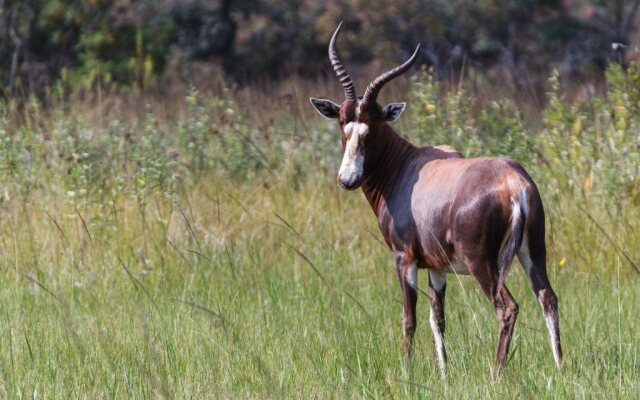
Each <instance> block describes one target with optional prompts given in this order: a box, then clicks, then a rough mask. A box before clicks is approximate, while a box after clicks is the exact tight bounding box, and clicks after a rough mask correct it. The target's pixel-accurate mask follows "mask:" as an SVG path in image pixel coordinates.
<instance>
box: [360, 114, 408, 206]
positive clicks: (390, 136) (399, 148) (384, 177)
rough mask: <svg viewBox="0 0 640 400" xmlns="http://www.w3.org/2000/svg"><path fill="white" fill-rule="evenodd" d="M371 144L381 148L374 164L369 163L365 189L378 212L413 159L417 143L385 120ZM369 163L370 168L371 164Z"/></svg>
mask: <svg viewBox="0 0 640 400" xmlns="http://www.w3.org/2000/svg"><path fill="white" fill-rule="evenodd" d="M374 138H375V142H374V143H371V148H374V149H376V151H378V152H379V154H378V156H377V157H375V160H373V161H372V163H371V164H370V165H365V168H364V173H363V177H362V178H363V182H362V191H363V192H364V195H365V197H366V198H367V200H368V201H369V204H370V205H371V208H373V211H374V212H375V214H376V215H378V213H379V210H380V206H381V204H382V203H383V202H384V198H388V197H389V196H390V195H391V194H392V192H393V190H394V188H395V187H396V186H397V182H398V181H399V179H398V178H399V177H400V176H401V175H402V173H403V172H404V171H405V169H406V167H407V166H408V164H409V163H410V162H411V159H412V158H413V155H414V153H415V151H416V150H417V147H415V146H414V145H412V144H411V143H410V142H409V141H407V140H405V139H403V138H402V137H401V136H400V135H398V134H397V133H396V132H395V131H394V130H393V128H391V127H390V126H389V125H387V124H384V125H383V126H382V127H381V132H379V133H378V134H377V135H375V136H374V137H372V139H374ZM367 167H369V168H367Z"/></svg>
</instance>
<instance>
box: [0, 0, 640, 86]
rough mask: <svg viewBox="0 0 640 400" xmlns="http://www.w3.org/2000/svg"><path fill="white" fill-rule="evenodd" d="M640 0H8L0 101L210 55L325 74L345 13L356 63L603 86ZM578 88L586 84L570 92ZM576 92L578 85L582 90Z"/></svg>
mask: <svg viewBox="0 0 640 400" xmlns="http://www.w3.org/2000/svg"><path fill="white" fill-rule="evenodd" d="M638 6H639V3H638V2H637V1H631V0H628V1H616V2H609V1H596V0H593V1H587V0H585V1H575V2H567V1H561V0H545V1H533V0H497V1H488V0H483V1H474V2H469V1H462V0H447V1H445V0H429V1H418V0H397V1H393V2H388V1H382V0H344V1H337V0H332V1H328V2H316V1H310V0H302V1H276V0H246V1H234V0H218V1H214V2H206V1H204V0H189V1H179V2H174V1H169V0H161V1H151V0H139V1H130V0H92V1H77V0H29V1H23V2H11V1H6V0H3V1H0V95H3V96H4V97H7V96H12V95H16V94H18V93H25V92H26V93H40V94H42V93H43V92H45V91H46V88H47V87H48V86H50V85H52V84H53V83H54V82H55V81H57V80H59V79H62V80H63V81H64V82H65V83H69V84H70V85H71V86H72V87H78V86H82V85H91V84H93V83H95V82H96V81H100V82H103V83H110V82H115V83H117V84H118V85H127V86H128V85H134V86H142V87H146V86H149V85H151V84H153V83H154V82H155V79H156V78H157V77H159V76H162V74H163V73H164V72H165V71H167V67H168V66H169V65H173V66H175V65H176V63H174V61H176V62H177V64H178V65H182V66H187V68H178V69H176V68H173V69H169V72H168V73H169V74H176V71H178V72H179V73H181V74H182V75H183V76H182V78H184V79H186V80H188V78H189V72H188V71H189V68H188V66H189V65H190V64H191V63H192V62H194V61H199V60H208V61H213V62H215V63H217V64H219V65H220V66H222V67H223V68H224V70H225V71H226V74H228V75H229V76H232V77H234V78H236V79H238V80H241V81H243V80H249V79H252V80H253V79H272V78H274V77H279V76H286V75H288V74H291V73H298V74H318V73H319V72H320V71H323V70H325V69H326V68H327V60H326V45H327V42H328V40H329V37H330V35H331V33H332V31H333V30H334V29H335V27H336V25H337V24H338V22H339V21H344V24H345V25H344V26H345V29H344V32H343V35H342V37H341V43H340V51H341V53H342V54H343V56H344V57H345V58H346V59H348V60H349V62H350V64H351V65H357V64H361V65H362V64H368V63H371V62H375V61H376V60H380V59H384V60H385V61H388V60H400V59H402V58H405V57H406V56H407V55H408V54H409V52H410V51H412V49H413V48H414V46H415V44H416V43H418V42H421V43H422V44H423V47H422V54H421V57H420V58H419V60H420V61H419V62H420V63H424V64H427V65H429V66H431V67H433V69H434V71H435V72H436V77H437V79H438V80H439V81H441V82H445V83H446V84H455V83H456V82H458V81H460V79H462V78H463V77H467V76H468V75H469V73H468V71H472V70H473V71H478V72H479V73H480V74H482V76H484V78H485V79H487V80H488V81H490V82H492V83H493V84H495V85H496V86H499V87H500V88H501V90H503V91H505V92H506V93H507V94H514V93H519V92H523V91H524V92H526V93H534V94H535V95H537V96H540V97H543V96H544V91H545V90H546V87H547V85H546V77H547V76H548V75H549V73H550V71H551V70H552V69H557V70H559V71H560V72H561V75H562V76H563V77H564V81H565V83H566V88H568V89H572V88H573V86H576V85H581V84H582V83H584V82H595V83H596V85H595V86H593V87H592V88H590V89H588V90H587V92H589V93H595V92H600V93H602V92H603V90H604V89H603V87H602V85H598V84H597V83H601V82H602V81H603V78H604V71H605V68H606V66H607V65H608V64H609V63H611V62H614V63H618V64H620V65H622V66H623V67H624V68H626V67H627V66H628V61H629V60H632V59H634V58H636V56H637V50H635V49H636V47H637V46H636V45H637V43H636V41H635V40H634V38H635V37H636V36H635V35H636V32H637V29H636V25H637V24H636V22H637V9H638ZM573 89H574V91H575V92H579V91H580V88H573ZM578 94H579V93H578Z"/></svg>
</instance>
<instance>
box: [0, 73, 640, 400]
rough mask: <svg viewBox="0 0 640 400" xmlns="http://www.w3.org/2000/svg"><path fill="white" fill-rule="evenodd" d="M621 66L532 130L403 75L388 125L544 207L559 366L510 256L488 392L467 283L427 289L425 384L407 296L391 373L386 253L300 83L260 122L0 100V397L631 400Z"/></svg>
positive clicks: (157, 104)
mask: <svg viewBox="0 0 640 400" xmlns="http://www.w3.org/2000/svg"><path fill="white" fill-rule="evenodd" d="M634 73H637V72H633V71H632V72H631V73H630V74H629V75H628V76H624V75H622V74H621V73H620V71H612V72H611V73H610V76H609V79H610V93H609V96H608V98H607V99H593V100H591V101H589V102H586V103H583V104H578V105H572V104H568V103H566V102H564V101H563V100H562V99H561V98H560V96H559V95H557V94H555V93H556V92H552V93H551V94H550V99H551V100H550V103H549V105H548V106H547V108H546V109H545V110H544V111H543V115H542V118H541V122H539V123H538V124H537V125H535V127H531V125H530V124H528V123H527V122H526V121H525V118H523V117H521V116H520V115H519V114H518V113H517V112H515V111H514V107H513V105H511V104H510V103H508V102H485V103H484V105H482V106H476V104H479V103H478V102H476V100H474V99H473V96H471V95H469V94H468V93H463V92H460V93H454V94H450V95H449V96H444V97H442V96H439V95H438V93H439V91H438V88H437V85H435V83H434V82H433V81H431V80H430V79H429V78H428V77H425V76H421V77H419V78H416V79H415V80H414V81H413V82H412V83H411V95H410V101H411V102H410V107H411V108H410V110H409V113H408V115H407V116H406V118H405V119H404V120H403V122H402V123H400V124H399V129H400V130H401V131H402V132H403V133H405V134H406V135H407V136H408V137H409V138H410V139H412V140H413V141H414V142H418V143H421V144H430V143H433V144H439V143H450V144H453V145H455V146H457V147H458V148H460V149H461V150H463V152H464V153H465V154H466V155H470V156H472V155H480V154H484V155H510V156H512V157H513V158H515V159H517V160H519V161H520V162H522V163H523V164H524V165H525V166H526V168H527V169H528V170H529V171H530V173H531V175H532V176H533V177H534V179H536V181H537V182H538V184H539V186H540V189H541V192H542V195H543V199H544V201H545V205H546V211H547V226H548V235H547V243H548V249H549V257H548V264H549V271H550V277H551V281H552V284H553V285H554V288H555V290H556V292H557V293H558V296H559V301H560V313H561V330H562V331H561V334H562V339H563V346H564V351H565V363H564V365H563V368H562V370H560V371H557V370H556V369H555V367H554V364H553V359H552V355H551V350H550V346H549V343H548V336H547V333H546V329H545V326H544V321H543V318H542V315H541V312H540V309H539V306H538V304H537V302H536V300H535V298H534V296H533V294H532V292H531V290H530V288H529V287H528V284H527V282H526V278H525V276H524V273H523V271H522V269H521V268H520V267H519V265H514V268H513V269H512V274H511V276H510V278H509V279H508V280H507V284H508V285H509V287H510V289H511V292H512V293H513V295H514V297H515V298H516V300H517V301H518V302H519V304H520V314H519V319H518V324H517V325H516V331H515V337H514V341H513V343H512V352H511V357H510V359H509V361H508V364H507V368H506V370H505V372H504V375H503V378H502V380H501V381H500V382H499V383H498V384H496V383H494V382H493V381H492V380H491V368H492V366H493V362H494V357H495V347H496V341H497V329H498V324H497V320H496V318H495V316H494V312H493V308H492V306H491V305H490V304H489V302H488V301H487V299H486V298H484V296H483V295H482V293H481V292H480V290H479V288H478V287H477V285H476V284H475V282H474V281H473V280H472V279H471V278H468V277H456V276H450V278H449V285H448V289H447V299H446V310H447V332H446V335H445V336H446V343H447V349H448V353H449V354H448V355H449V364H448V375H447V379H446V382H443V381H442V379H441V378H440V374H439V372H438V370H437V365H436V362H435V356H434V351H433V346H432V336H431V331H430V329H429V326H428V322H427V316H428V299H427V297H426V296H425V295H423V294H421V295H420V297H419V300H418V320H419V321H418V332H417V334H416V342H415V357H414V360H413V363H412V365H411V366H408V365H406V364H405V363H403V359H402V351H401V337H402V334H401V330H400V322H401V308H402V305H401V302H400V299H401V297H400V290H399V287H398V283H397V277H396V274H395V271H394V268H393V262H392V259H391V257H390V254H389V252H388V250H387V249H386V246H384V245H383V244H382V242H381V235H380V233H379V232H378V229H377V226H376V223H375V218H374V217H373V214H372V212H371V211H370V208H369V206H368V204H367V202H366V201H365V199H364V197H363V196H362V194H361V193H359V192H357V193H347V192H343V191H341V190H340V189H338V188H337V185H336V184H335V172H336V169H337V167H338V165H339V159H340V149H339V141H338V131H337V127H336V126H335V125H334V124H333V123H331V122H326V121H324V120H321V118H320V117H317V116H316V115H315V114H314V112H313V111H312V110H311V107H310V106H308V105H307V103H306V98H305V97H306V94H305V93H306V92H305V90H306V89H304V86H303V85H301V84H295V83H294V84H292V85H291V87H290V89H287V90H288V91H287V93H285V95H283V96H281V97H277V94H271V96H274V97H277V98H276V100H274V103H277V104H279V105H280V106H281V107H280V108H279V109H277V110H270V109H268V108H266V106H264V105H263V106H262V107H263V108H262V109H259V110H256V109H254V108H249V107H246V106H244V104H248V103H245V102H244V100H243V99H246V98H247V97H251V93H246V92H245V93H243V92H240V93H238V92H235V91H219V93H218V95H212V94H200V93H198V92H196V91H193V90H192V91H191V92H189V93H188V94H187V95H186V96H183V97H182V98H179V99H173V100H172V103H171V104H168V103H167V102H165V101H163V100H162V99H160V100H157V99H153V98H143V99H142V100H141V98H139V97H136V96H134V95H131V96H129V97H127V96H108V95H104V96H103V97H100V98H97V99H89V100H87V99H84V100H82V99H75V98H72V99H66V100H64V101H62V100H59V101H58V102H57V103H56V102H54V104H53V105H50V106H49V107H48V108H47V109H46V110H44V109H43V108H42V107H41V106H40V105H39V104H38V103H36V102H32V103H31V104H30V105H28V107H27V108H26V109H24V110H22V111H20V114H19V116H18V114H17V111H16V109H15V108H13V106H12V105H11V104H3V105H2V106H0V169H1V171H2V192H1V193H0V220H1V221H2V224H1V225H0V266H1V270H0V287H1V290H0V304H2V307H1V308H0V397H2V398H44V399H51V398H60V399H69V398H335V397H339V398H352V397H356V398H360V397H366V398H369V397H373V398H407V397H425V398H426V397H445V398H452V399H458V398H483V399H484V398H505V397H509V398H570V399H576V398H589V399H590V398H629V399H633V398H639V397H640V335H638V327H640V317H639V315H640V301H639V299H638V293H640V274H639V273H638V271H637V270H636V268H637V265H638V263H640V259H639V258H638V254H640V240H639V239H638V232H639V229H640V184H639V183H638V182H639V181H638V175H639V173H640V170H639V168H640V167H639V165H640V164H639V159H640V138H639V136H638V128H639V125H640V124H639V122H640V113H639V112H638V111H639V110H638V101H637V100H638V93H639V92H638V90H639V89H638V87H637V85H635V84H634V80H633V79H634V76H637V75H633V74H634ZM554 85H556V83H554V82H552V87H554ZM338 89H339V87H338ZM327 90H331V93H334V92H333V91H334V89H327ZM312 94H316V93H312ZM394 100H403V99H394ZM258 103H260V102H258ZM515 263H516V264H518V262H517V261H516V262H515ZM419 282H420V286H421V287H422V288H425V287H426V286H427V278H426V274H425V273H424V272H421V273H420V274H419Z"/></svg>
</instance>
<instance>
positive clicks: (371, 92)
mask: <svg viewBox="0 0 640 400" xmlns="http://www.w3.org/2000/svg"><path fill="white" fill-rule="evenodd" d="M419 50H420V45H419V44H418V46H417V47H416V51H414V52H413V55H412V56H411V57H410V58H409V59H408V60H407V61H405V62H404V64H402V65H400V66H398V67H395V68H394V69H391V70H389V71H387V72H385V73H384V74H382V75H380V76H378V77H377V78H376V79H374V80H373V81H372V82H371V83H370V84H369V86H367V90H366V91H365V92H364V96H362V102H363V103H365V104H369V103H370V102H375V101H376V99H377V98H378V93H380V89H382V87H383V86H384V85H386V84H387V83H389V81H391V80H392V79H394V78H397V77H398V76H400V75H402V74H404V73H405V72H407V70H408V69H409V68H411V66H412V65H413V63H414V62H415V61H416V57H418V51H419Z"/></svg>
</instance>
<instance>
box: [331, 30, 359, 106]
mask: <svg viewBox="0 0 640 400" xmlns="http://www.w3.org/2000/svg"><path fill="white" fill-rule="evenodd" d="M341 26H342V22H340V25H338V28H337V29H336V31H335V32H334V33H333V36H332V37H331V41H330V42H329V60H331V65H332V66H333V70H334V71H335V72H336V75H337V76H338V79H340V83H341V84H342V87H343V88H344V96H345V98H346V99H347V100H351V101H356V88H355V87H354V86H353V80H352V79H351V76H349V73H348V72H347V70H346V69H345V68H344V65H342V62H341V61H340V59H339V58H338V52H337V51H336V39H337V38H338V33H339V32H340V27H341Z"/></svg>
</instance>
